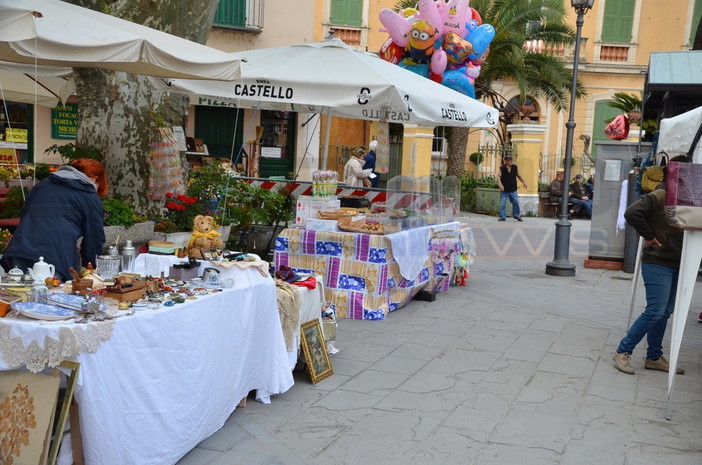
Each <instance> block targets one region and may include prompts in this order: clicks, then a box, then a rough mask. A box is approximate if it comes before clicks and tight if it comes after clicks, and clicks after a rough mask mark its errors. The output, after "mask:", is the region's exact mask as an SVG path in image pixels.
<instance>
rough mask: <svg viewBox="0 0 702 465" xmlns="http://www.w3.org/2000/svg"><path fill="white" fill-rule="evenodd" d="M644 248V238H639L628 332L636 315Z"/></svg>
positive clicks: (627, 326) (627, 324)
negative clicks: (635, 309) (637, 292)
mask: <svg viewBox="0 0 702 465" xmlns="http://www.w3.org/2000/svg"><path fill="white" fill-rule="evenodd" d="M642 248H643V237H639V245H638V247H637V249H636V264H635V265H634V277H633V280H632V283H631V303H630V304H629V319H628V320H627V321H626V329H627V331H628V330H629V328H630V327H631V316H632V315H633V314H634V306H635V305H636V289H637V288H638V287H639V277H640V276H641V249H642Z"/></svg>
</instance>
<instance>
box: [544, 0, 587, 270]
mask: <svg viewBox="0 0 702 465" xmlns="http://www.w3.org/2000/svg"><path fill="white" fill-rule="evenodd" d="M570 3H571V5H572V6H573V8H574V9H575V12H576V13H577V15H578V19H577V20H576V22H575V26H576V31H575V50H574V51H573V81H572V82H571V84H570V107H569V108H568V122H567V123H566V153H565V167H564V173H563V179H564V186H563V195H562V196H561V214H560V216H559V218H558V221H556V240H555V245H554V251H553V261H551V262H549V263H547V264H546V274H548V275H552V276H575V265H573V264H572V263H570V262H569V261H568V251H569V249H570V221H569V220H568V186H569V183H570V162H571V157H572V156H573V133H574V132H575V91H576V88H577V82H578V61H579V58H580V35H581V33H582V27H583V22H584V19H583V16H584V15H585V13H587V12H588V10H589V9H590V8H592V5H593V3H595V0H570Z"/></svg>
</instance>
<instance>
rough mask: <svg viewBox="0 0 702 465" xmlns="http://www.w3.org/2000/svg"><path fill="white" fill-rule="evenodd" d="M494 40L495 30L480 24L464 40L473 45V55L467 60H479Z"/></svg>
mask: <svg viewBox="0 0 702 465" xmlns="http://www.w3.org/2000/svg"><path fill="white" fill-rule="evenodd" d="M494 38H495V28H494V27H492V26H491V25H489V24H482V25H480V26H478V27H476V28H475V29H473V30H472V31H471V32H470V33H469V34H468V35H467V36H466V37H465V39H466V40H467V41H468V42H470V43H471V44H473V53H471V54H470V55H468V58H469V59H471V60H475V59H477V58H480V55H482V54H483V53H484V52H485V50H487V48H488V47H489V46H490V42H492V39H494Z"/></svg>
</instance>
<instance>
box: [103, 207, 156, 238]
mask: <svg viewBox="0 0 702 465" xmlns="http://www.w3.org/2000/svg"><path fill="white" fill-rule="evenodd" d="M102 208H103V210H104V211H105V213H104V222H105V246H108V245H112V244H115V243H116V244H117V246H118V247H120V248H121V247H124V245H125V244H126V243H127V240H131V241H132V245H134V247H136V248H137V249H138V248H139V247H141V246H142V245H144V244H146V243H147V242H149V240H150V239H151V237H152V236H153V233H154V223H153V221H148V219H147V218H146V217H145V216H144V215H141V214H139V213H137V212H136V211H135V210H134V207H133V206H132V205H131V203H130V202H129V201H127V200H122V199H120V198H118V197H108V198H104V199H102Z"/></svg>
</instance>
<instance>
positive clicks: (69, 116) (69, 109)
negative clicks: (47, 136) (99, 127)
mask: <svg viewBox="0 0 702 465" xmlns="http://www.w3.org/2000/svg"><path fill="white" fill-rule="evenodd" d="M77 130H78V105H76V104H74V103H67V104H65V105H58V106H56V107H55V108H52V109H51V138H52V139H75V138H76V132H77Z"/></svg>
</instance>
